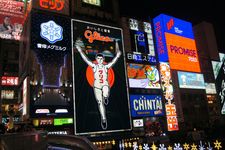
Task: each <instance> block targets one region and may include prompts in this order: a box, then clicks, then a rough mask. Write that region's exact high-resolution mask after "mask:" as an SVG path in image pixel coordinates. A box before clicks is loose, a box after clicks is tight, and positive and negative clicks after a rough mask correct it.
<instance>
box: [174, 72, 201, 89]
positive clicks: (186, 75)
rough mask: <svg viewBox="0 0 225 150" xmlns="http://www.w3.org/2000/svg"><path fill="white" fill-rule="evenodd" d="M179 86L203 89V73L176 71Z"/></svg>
mask: <svg viewBox="0 0 225 150" xmlns="http://www.w3.org/2000/svg"><path fill="white" fill-rule="evenodd" d="M177 73H178V81H179V87H180V88H189V89H205V81H204V77H203V74H199V73H191V72H181V71H178V72H177Z"/></svg>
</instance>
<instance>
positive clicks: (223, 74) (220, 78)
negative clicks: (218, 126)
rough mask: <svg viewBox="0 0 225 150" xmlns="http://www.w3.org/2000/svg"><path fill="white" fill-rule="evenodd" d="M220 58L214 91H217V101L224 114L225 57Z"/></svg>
mask: <svg viewBox="0 0 225 150" xmlns="http://www.w3.org/2000/svg"><path fill="white" fill-rule="evenodd" d="M220 56H222V55H220ZM223 58H224V57H223ZM220 60H221V62H220V63H221V66H220V69H219V70H218V74H217V78H216V91H217V93H218V101H219V102H220V104H221V114H222V115H225V59H220Z"/></svg>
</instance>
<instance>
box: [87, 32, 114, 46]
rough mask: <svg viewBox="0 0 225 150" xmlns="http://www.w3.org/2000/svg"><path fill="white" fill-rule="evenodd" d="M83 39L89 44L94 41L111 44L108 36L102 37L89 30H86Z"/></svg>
mask: <svg viewBox="0 0 225 150" xmlns="http://www.w3.org/2000/svg"><path fill="white" fill-rule="evenodd" d="M84 37H85V38H86V39H88V41H89V42H90V43H93V41H94V40H98V41H103V42H113V40H112V39H111V38H109V37H108V36H102V35H101V34H100V33H98V32H97V31H94V32H92V31H90V30H86V31H85V32H84Z"/></svg>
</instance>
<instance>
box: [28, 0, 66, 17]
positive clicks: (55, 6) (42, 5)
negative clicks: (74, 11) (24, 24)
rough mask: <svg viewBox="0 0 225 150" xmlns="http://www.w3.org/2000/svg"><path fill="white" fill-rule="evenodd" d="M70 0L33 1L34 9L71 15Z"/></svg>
mask: <svg viewBox="0 0 225 150" xmlns="http://www.w3.org/2000/svg"><path fill="white" fill-rule="evenodd" d="M69 5H70V4H69V0H33V1H32V8H35V9H41V10H47V11H51V12H55V13H60V14H66V15H69Z"/></svg>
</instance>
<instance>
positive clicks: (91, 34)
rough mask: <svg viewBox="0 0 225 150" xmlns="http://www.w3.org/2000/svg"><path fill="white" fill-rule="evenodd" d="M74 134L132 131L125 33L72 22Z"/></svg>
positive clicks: (119, 30)
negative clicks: (126, 75)
mask: <svg viewBox="0 0 225 150" xmlns="http://www.w3.org/2000/svg"><path fill="white" fill-rule="evenodd" d="M72 27H73V29H72V31H73V64H74V66H73V69H74V92H75V93H76V94H75V114H74V116H75V133H76V134H92V133H93V134H94V133H106V132H116V131H125V130H130V128H131V123H130V114H129V103H128V95H127V89H126V78H125V69H124V68H125V66H124V65H125V64H124V57H123V38H122V30H121V29H120V28H115V27H111V26H105V25H101V24H95V23H90V22H84V21H80V20H72Z"/></svg>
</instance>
